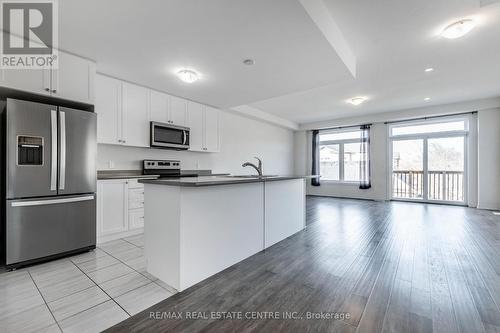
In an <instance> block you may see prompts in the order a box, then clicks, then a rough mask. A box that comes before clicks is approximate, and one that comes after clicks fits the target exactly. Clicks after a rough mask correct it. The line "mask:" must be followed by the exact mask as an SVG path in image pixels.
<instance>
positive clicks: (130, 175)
mask: <svg viewBox="0 0 500 333" xmlns="http://www.w3.org/2000/svg"><path fill="white" fill-rule="evenodd" d="M181 174H198V175H200V176H224V175H229V174H228V173H212V170H182V171H181ZM158 177H160V176H159V175H143V174H142V170H98V171H97V179H98V180H106V179H155V178H158Z"/></svg>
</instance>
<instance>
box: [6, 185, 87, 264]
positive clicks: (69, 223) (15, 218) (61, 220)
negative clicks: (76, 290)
mask: <svg viewBox="0 0 500 333" xmlns="http://www.w3.org/2000/svg"><path fill="white" fill-rule="evenodd" d="M95 219H96V204H95V195H94V194H92V195H82V196H71V197H55V198H54V197H53V198H43V199H33V200H7V216H6V220H7V221H6V233H7V235H6V236H7V237H6V239H7V244H6V264H7V265H13V264H17V263H20V262H24V261H28V260H35V259H39V258H43V257H47V256H52V255H57V254H60V253H64V252H69V251H74V250H78V249H81V248H86V247H90V246H95V242H96V220H95Z"/></svg>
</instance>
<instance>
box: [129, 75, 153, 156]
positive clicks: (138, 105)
mask: <svg viewBox="0 0 500 333" xmlns="http://www.w3.org/2000/svg"><path fill="white" fill-rule="evenodd" d="M148 110H149V89H147V88H144V87H141V86H137V85H135V84H130V83H126V82H123V83H122V112H123V115H122V119H123V125H122V126H123V127H122V133H123V141H124V142H123V143H124V144H125V145H128V146H136V147H149V111H148Z"/></svg>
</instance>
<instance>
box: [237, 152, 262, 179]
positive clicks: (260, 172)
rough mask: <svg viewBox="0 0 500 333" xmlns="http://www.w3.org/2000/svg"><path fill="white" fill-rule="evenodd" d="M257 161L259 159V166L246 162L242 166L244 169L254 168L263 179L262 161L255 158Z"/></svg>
mask: <svg viewBox="0 0 500 333" xmlns="http://www.w3.org/2000/svg"><path fill="white" fill-rule="evenodd" d="M255 159H257V161H259V166H256V165H255V164H253V163H250V162H245V163H243V164H242V165H241V166H242V167H247V166H249V167H252V168H254V169H255V170H257V173H258V174H259V177H262V160H261V159H260V158H258V157H255Z"/></svg>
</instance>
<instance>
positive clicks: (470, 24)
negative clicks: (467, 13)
mask: <svg viewBox="0 0 500 333" xmlns="http://www.w3.org/2000/svg"><path fill="white" fill-rule="evenodd" d="M475 26H476V23H475V22H474V20H472V19H463V20H460V21H457V22H454V23H452V24H450V25H449V26H447V27H446V28H444V30H443V31H442V32H441V36H443V37H445V38H450V39H454V38H459V37H462V36H464V35H466V34H467V33H468V32H470V31H471V30H472V29H473V28H474V27H475Z"/></svg>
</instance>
